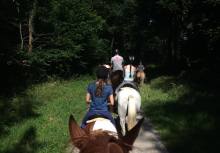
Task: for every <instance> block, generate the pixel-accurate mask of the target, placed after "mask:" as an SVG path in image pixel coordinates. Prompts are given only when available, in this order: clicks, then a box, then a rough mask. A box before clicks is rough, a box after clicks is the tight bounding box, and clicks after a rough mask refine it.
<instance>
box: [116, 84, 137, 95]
mask: <svg viewBox="0 0 220 153" xmlns="http://www.w3.org/2000/svg"><path fill="white" fill-rule="evenodd" d="M123 87H130V88H133V89H135V90H137V91H138V92H140V90H139V88H138V86H137V85H136V84H135V83H134V82H128V81H124V82H122V83H121V84H120V85H119V86H118V87H117V88H116V90H115V95H117V94H118V92H119V91H120V89H121V88H123Z"/></svg>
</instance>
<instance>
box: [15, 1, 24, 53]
mask: <svg viewBox="0 0 220 153" xmlns="http://www.w3.org/2000/svg"><path fill="white" fill-rule="evenodd" d="M14 2H15V1H14ZM15 5H16V9H17V13H18V18H19V35H20V41H21V44H20V50H23V48H24V39H23V34H22V23H21V17H20V7H19V6H20V4H19V3H18V2H15Z"/></svg>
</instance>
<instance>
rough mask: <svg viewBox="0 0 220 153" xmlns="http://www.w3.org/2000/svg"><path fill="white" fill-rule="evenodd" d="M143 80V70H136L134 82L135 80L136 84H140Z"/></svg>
mask: <svg viewBox="0 0 220 153" xmlns="http://www.w3.org/2000/svg"><path fill="white" fill-rule="evenodd" d="M144 80H145V73H144V71H137V72H136V75H135V82H137V84H138V85H140V86H142V85H143V84H144Z"/></svg>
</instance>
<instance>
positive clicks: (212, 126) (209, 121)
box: [143, 76, 220, 153]
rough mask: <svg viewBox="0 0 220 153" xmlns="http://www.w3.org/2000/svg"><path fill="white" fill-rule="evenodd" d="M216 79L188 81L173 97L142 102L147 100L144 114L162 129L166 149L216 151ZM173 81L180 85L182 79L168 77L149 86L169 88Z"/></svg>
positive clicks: (219, 124)
mask: <svg viewBox="0 0 220 153" xmlns="http://www.w3.org/2000/svg"><path fill="white" fill-rule="evenodd" d="M198 77H199V76H198ZM200 77H201V76H200ZM216 78H217V77H216ZM212 79H213V78H212ZM192 80H193V79H192ZM207 80H209V79H207ZM185 81H186V80H185ZM193 81H194V80H193ZM217 81H219V80H216V79H215V80H209V82H204V81H203V84H198V82H196V81H194V82H189V84H187V86H189V91H188V92H186V93H184V94H183V95H182V96H181V97H179V98H178V99H177V100H175V101H172V100H169V101H159V102H158V101H151V102H150V103H149V102H145V103H148V104H146V105H145V106H144V108H143V109H144V112H145V115H146V116H147V117H149V118H150V120H151V121H152V123H153V124H154V126H155V128H156V129H162V131H160V132H161V136H162V139H163V140H164V142H166V144H165V146H166V147H167V149H168V152H170V153H196V152H197V153H218V152H219V146H220V141H219V137H220V132H219V129H220V118H219V115H220V102H219V100H220V94H219V90H218V88H217V85H216V84H219V82H217ZM170 83H171V85H170ZM172 83H174V84H176V85H179V84H181V83H183V81H182V80H180V81H179V82H176V80H172V79H170V80H169V79H168V80H166V81H165V82H160V83H158V84H157V85H156V84H154V86H153V87H152V88H155V89H156V88H160V89H163V91H164V92H170V90H172ZM185 83H186V82H185ZM172 92H173V91H172ZM171 94H172V93H171ZM145 130H147V129H145Z"/></svg>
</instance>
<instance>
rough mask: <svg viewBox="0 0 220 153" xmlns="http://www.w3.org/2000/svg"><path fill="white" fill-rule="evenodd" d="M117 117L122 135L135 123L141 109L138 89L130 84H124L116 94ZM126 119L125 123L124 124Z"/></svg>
mask: <svg viewBox="0 0 220 153" xmlns="http://www.w3.org/2000/svg"><path fill="white" fill-rule="evenodd" d="M117 101H118V115H119V119H120V125H121V130H122V134H123V135H125V134H126V124H127V130H128V131H129V130H131V129H132V128H133V127H134V126H135V124H136V122H137V119H136V118H137V113H138V112H140V109H141V96H140V93H139V91H138V88H135V85H133V84H132V83H125V84H124V86H123V87H121V88H120V89H119V91H118V93H117ZM126 118H127V122H126Z"/></svg>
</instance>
